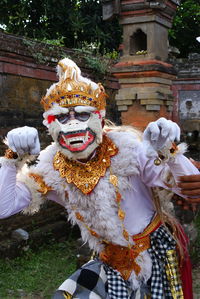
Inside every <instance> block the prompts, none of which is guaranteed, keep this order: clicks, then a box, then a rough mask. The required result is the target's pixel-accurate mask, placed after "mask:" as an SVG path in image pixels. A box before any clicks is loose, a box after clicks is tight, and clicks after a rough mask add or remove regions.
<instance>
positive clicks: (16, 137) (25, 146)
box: [6, 126, 40, 155]
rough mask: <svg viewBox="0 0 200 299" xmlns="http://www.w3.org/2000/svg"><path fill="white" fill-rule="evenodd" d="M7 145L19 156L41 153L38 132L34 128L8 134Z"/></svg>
mask: <svg viewBox="0 0 200 299" xmlns="http://www.w3.org/2000/svg"><path fill="white" fill-rule="evenodd" d="M6 143H7V145H8V146H9V148H10V149H11V150H12V151H14V152H16V153H17V154H18V155H24V154H30V155H37V154H39V152H40V141H39V137H38V131H37V130H36V129H35V128H33V127H27V126H25V127H20V128H16V129H13V130H11V131H10V132H8V134H7V140H6Z"/></svg>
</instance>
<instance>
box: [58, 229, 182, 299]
mask: <svg viewBox="0 0 200 299" xmlns="http://www.w3.org/2000/svg"><path fill="white" fill-rule="evenodd" d="M175 248H176V242H175V241H174V239H173V238H172V237H171V235H170V234H169V233H168V231H167V230H166V229H165V227H163V226H160V227H159V228H158V229H157V230H156V231H154V232H153V233H152V234H151V248H150V249H148V252H149V254H150V256H151V259H152V276H151V281H149V284H148V285H147V284H143V285H141V286H140V289H139V290H136V291H133V290H131V289H130V287H129V286H130V284H129V282H128V281H125V280H124V279H123V278H122V276H121V275H120V274H119V272H118V271H116V270H114V269H112V268H111V267H109V266H108V265H105V264H104V263H103V262H102V261H100V260H98V259H96V260H93V261H90V262H88V263H87V264H85V265H83V266H82V267H81V268H80V269H78V270H77V271H76V272H75V273H74V274H72V275H71V276H70V277H69V278H68V279H67V280H65V281H64V283H63V284H62V285H61V286H60V287H59V289H58V291H57V292H56V293H55V295H54V297H53V299H64V298H65V299H70V298H74V299H77V298H78V299H86V298H88V299H101V298H102V299H136V298H137V299H144V298H151V299H163V298H165V299H173V298H176V299H183V298H184V297H183V296H182V287H181V284H180V281H179V280H178V279H177V277H178V274H177V272H178V268H176V267H175V266H174V261H175V260H174V256H173V254H171V255H169V253H170V252H171V253H173V252H175V251H174V250H175ZM170 263H171V266H170ZM167 267H168V268H167ZM169 267H171V268H169ZM166 269H169V270H170V271H169V272H170V273H171V274H170V275H173V277H172V280H173V287H174V289H173V290H175V293H176V297H173V295H172V291H171V281H170V279H169V277H168V275H167V273H166V272H167V271H166Z"/></svg>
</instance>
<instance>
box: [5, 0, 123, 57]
mask: <svg viewBox="0 0 200 299" xmlns="http://www.w3.org/2000/svg"><path fill="white" fill-rule="evenodd" d="M2 1H3V5H1V7H0V24H2V25H3V27H4V28H6V31H7V32H9V33H14V34H17V35H22V36H24V37H29V38H34V39H38V40H41V41H44V40H46V41H49V40H54V41H61V40H62V45H63V44H64V45H65V46H66V47H68V48H81V47H82V46H84V42H87V43H88V44H90V43H97V44H99V50H100V52H101V53H102V52H103V51H104V49H106V50H107V51H112V50H113V49H117V48H118V45H119V43H120V41H121V29H120V26H119V23H118V20H117V19H113V20H112V21H108V22H103V20H102V6H101V3H100V1H96V0H80V1H79V0H68V1H66V0H60V1H56V0H34V1H33V0H12V1H11V0H2Z"/></svg>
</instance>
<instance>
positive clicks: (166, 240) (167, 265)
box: [148, 226, 184, 299]
mask: <svg viewBox="0 0 200 299" xmlns="http://www.w3.org/2000/svg"><path fill="white" fill-rule="evenodd" d="M150 239H151V248H149V249H148V252H149V254H150V256H151V259H152V276H151V299H163V294H164V296H165V297H164V298H166V299H173V298H174V297H173V295H172V289H171V288H172V287H173V291H174V292H175V294H176V298H177V299H183V298H184V297H183V293H182V286H181V282H180V277H179V269H178V263H177V257H176V242H175V240H174V239H173V238H172V236H171V235H170V234H169V233H168V232H167V230H166V229H165V228H164V227H163V226H160V227H159V228H158V229H157V230H156V231H154V232H153V233H152V234H151V237H150ZM168 272H170V273H168Z"/></svg>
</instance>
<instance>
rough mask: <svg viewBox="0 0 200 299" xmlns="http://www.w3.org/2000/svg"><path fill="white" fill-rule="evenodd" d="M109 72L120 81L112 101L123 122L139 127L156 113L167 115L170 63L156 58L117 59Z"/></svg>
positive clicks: (169, 103) (168, 108) (172, 70)
mask: <svg viewBox="0 0 200 299" xmlns="http://www.w3.org/2000/svg"><path fill="white" fill-rule="evenodd" d="M113 73H114V76H115V77H117V78H118V80H119V83H120V89H119V91H118V94H117V95H116V103H117V106H118V110H119V111H121V121H122V123H123V124H126V125H127V124H131V125H134V126H136V127H138V128H140V129H143V128H145V127H146V125H147V124H148V123H149V122H150V121H154V120H155V119H157V118H159V117H162V116H163V117H167V118H170V117H171V111H172V107H173V95H172V91H171V84H172V80H173V79H174V78H175V72H174V69H173V68H172V66H171V65H170V64H168V63H165V62H162V61H158V60H145V61H144V60H138V61H137V60H136V61H135V62H133V61H129V62H126V61H121V62H119V63H118V64H116V65H115V67H114V68H113Z"/></svg>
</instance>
